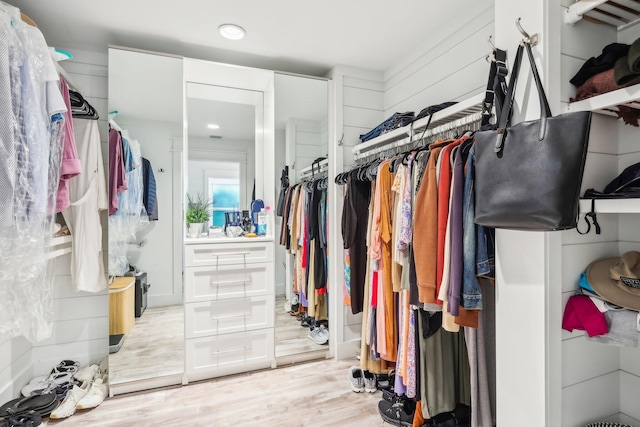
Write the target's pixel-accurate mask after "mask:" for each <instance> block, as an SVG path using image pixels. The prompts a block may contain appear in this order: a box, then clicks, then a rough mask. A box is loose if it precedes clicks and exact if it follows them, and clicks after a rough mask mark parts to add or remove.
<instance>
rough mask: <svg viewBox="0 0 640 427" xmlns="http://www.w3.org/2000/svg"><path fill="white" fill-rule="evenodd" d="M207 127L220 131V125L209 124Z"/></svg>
mask: <svg viewBox="0 0 640 427" xmlns="http://www.w3.org/2000/svg"><path fill="white" fill-rule="evenodd" d="M207 127H208V128H209V129H220V126H219V125H216V124H213V123H210V124H208V125H207Z"/></svg>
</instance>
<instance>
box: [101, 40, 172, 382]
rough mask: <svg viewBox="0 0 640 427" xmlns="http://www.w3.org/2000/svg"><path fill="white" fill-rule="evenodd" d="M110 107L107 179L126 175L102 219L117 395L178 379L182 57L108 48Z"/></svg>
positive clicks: (112, 372)
mask: <svg viewBox="0 0 640 427" xmlns="http://www.w3.org/2000/svg"><path fill="white" fill-rule="evenodd" d="M159 94H161V96H159ZM109 111H110V114H109V125H110V131H109V135H110V141H109V155H110V164H109V168H110V176H112V173H113V171H112V170H111V169H114V168H116V167H122V168H123V169H124V173H125V177H126V178H127V179H128V182H127V185H126V189H125V188H124V187H118V201H119V206H118V208H119V209H117V210H116V211H115V212H113V213H112V214H111V215H110V216H109V275H110V276H118V277H117V278H116V280H114V281H113V282H112V283H111V286H110V290H109V302H110V303H109V308H110V309H109V335H110V355H109V365H110V388H111V390H112V393H113V394H119V393H123V392H127V391H133V390H135V389H136V388H139V389H143V388H149V387H144V386H138V387H134V388H131V384H143V383H144V382H145V381H151V380H152V381H155V384H156V386H157V385H168V384H179V383H180V382H181V381H182V373H183V370H184V356H183V354H184V310H183V304H182V265H181V262H182V259H181V258H182V255H181V247H182V242H181V239H182V221H181V219H182V213H181V185H182V182H181V173H182V167H181V163H182V159H181V156H182V153H181V147H182V60H181V59H179V58H175V57H167V56H159V55H152V54H145V53H140V52H132V51H126V50H120V49H113V48H112V49H109ZM115 153H121V157H117V156H115V155H114V154H115ZM114 170H115V169H114ZM111 184H113V183H111ZM112 188H113V187H112ZM127 199H128V200H133V202H132V203H133V204H132V205H129V206H127V205H126V204H124V203H125V202H124V200H127ZM176 201H177V203H176ZM140 205H142V207H141V208H139V206H140ZM134 206H138V208H137V209H136V208H134ZM132 218H135V219H132ZM159 379H161V381H164V382H163V383H162V384H159V383H158V381H159Z"/></svg>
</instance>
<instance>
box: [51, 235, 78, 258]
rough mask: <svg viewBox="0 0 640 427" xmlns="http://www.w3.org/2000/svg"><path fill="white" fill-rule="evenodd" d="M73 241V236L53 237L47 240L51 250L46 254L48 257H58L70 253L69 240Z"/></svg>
mask: <svg viewBox="0 0 640 427" xmlns="http://www.w3.org/2000/svg"><path fill="white" fill-rule="evenodd" d="M72 241H73V237H71V236H60V237H54V238H53V239H51V241H50V242H49V247H50V248H51V252H49V254H48V259H53V258H57V257H60V256H62V255H66V254H69V253H71V242H72Z"/></svg>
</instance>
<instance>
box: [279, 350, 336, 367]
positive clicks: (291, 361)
mask: <svg viewBox="0 0 640 427" xmlns="http://www.w3.org/2000/svg"><path fill="white" fill-rule="evenodd" d="M328 356H329V350H328V349H327V350H318V351H308V352H305V353H298V354H291V355H288V356H280V357H276V363H275V367H277V368H281V367H283V366H287V365H295V364H296V363H302V362H308V361H310V360H318V359H326V358H327V357H328Z"/></svg>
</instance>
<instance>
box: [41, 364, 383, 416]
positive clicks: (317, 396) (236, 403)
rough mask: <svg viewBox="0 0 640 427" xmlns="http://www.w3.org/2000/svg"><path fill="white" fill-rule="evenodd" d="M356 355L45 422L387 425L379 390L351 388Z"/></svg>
mask: <svg viewBox="0 0 640 427" xmlns="http://www.w3.org/2000/svg"><path fill="white" fill-rule="evenodd" d="M357 364H358V361H357V360H355V359H352V360H346V361H338V362H336V361H334V360H333V359H329V360H322V361H315V362H309V363H304V364H299V365H293V366H288V367H285V368H278V369H273V370H265V371H258V372H253V373H248V374H242V375H236V376H230V377H224V378H219V379H216V380H211V381H203V382H199V383H194V384H189V385H187V386H182V387H174V388H167V389H162V390H156V391H148V392H144V393H137V394H131V395H122V396H117V397H114V398H111V399H107V400H106V401H105V402H104V403H103V404H102V405H100V406H98V407H97V408H95V409H90V410H86V411H79V412H77V413H76V414H74V415H73V416H72V417H70V418H68V419H66V420H62V421H53V420H50V421H48V424H45V425H48V426H60V427H67V426H96V427H102V426H104V427H111V426H113V427H116V426H117V427H123V426H136V427H146V426H149V427H151V426H178V427H227V426H260V427H289V426H291V427H325V426H334V425H335V426H340V427H349V426H354V427H360V426H383V425H388V424H384V423H383V422H382V419H381V418H380V416H379V414H378V401H379V400H380V399H381V398H382V397H381V393H380V392H379V391H378V392H376V393H373V394H370V393H354V392H353V391H351V387H350V384H349V381H348V379H347V372H348V370H349V367H350V366H352V365H357Z"/></svg>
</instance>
